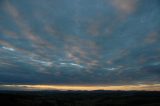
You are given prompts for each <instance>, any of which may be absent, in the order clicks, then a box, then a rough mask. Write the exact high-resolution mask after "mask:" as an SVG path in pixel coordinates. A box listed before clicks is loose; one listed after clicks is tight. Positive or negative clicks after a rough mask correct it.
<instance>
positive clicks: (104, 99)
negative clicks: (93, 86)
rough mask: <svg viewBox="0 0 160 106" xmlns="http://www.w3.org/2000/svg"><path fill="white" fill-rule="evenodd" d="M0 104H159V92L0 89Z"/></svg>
mask: <svg viewBox="0 0 160 106" xmlns="http://www.w3.org/2000/svg"><path fill="white" fill-rule="evenodd" d="M0 106H160V92H147V91H128V92H126V91H88V92H87V91H34V92H33V91H32V92H30V91H26V92H24V91H0Z"/></svg>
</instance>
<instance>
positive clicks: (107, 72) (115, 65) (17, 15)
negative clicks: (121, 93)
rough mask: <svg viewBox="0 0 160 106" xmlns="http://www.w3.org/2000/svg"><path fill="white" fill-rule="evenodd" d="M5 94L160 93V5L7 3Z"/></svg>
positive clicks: (129, 1) (1, 81) (2, 63)
mask: <svg viewBox="0 0 160 106" xmlns="http://www.w3.org/2000/svg"><path fill="white" fill-rule="evenodd" d="M0 89H11V90H21V89H29V90H34V89H61V90H96V89H104V90H160V1H159V0H0Z"/></svg>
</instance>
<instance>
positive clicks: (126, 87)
mask: <svg viewBox="0 0 160 106" xmlns="http://www.w3.org/2000/svg"><path fill="white" fill-rule="evenodd" d="M0 87H6V88H11V89H12V88H13V89H16V88H17V89H21V90H64V91H66V90H87V91H92V90H125V91H129V90H146V91H160V84H150V85H145V84H139V85H121V86H85V85H0Z"/></svg>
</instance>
